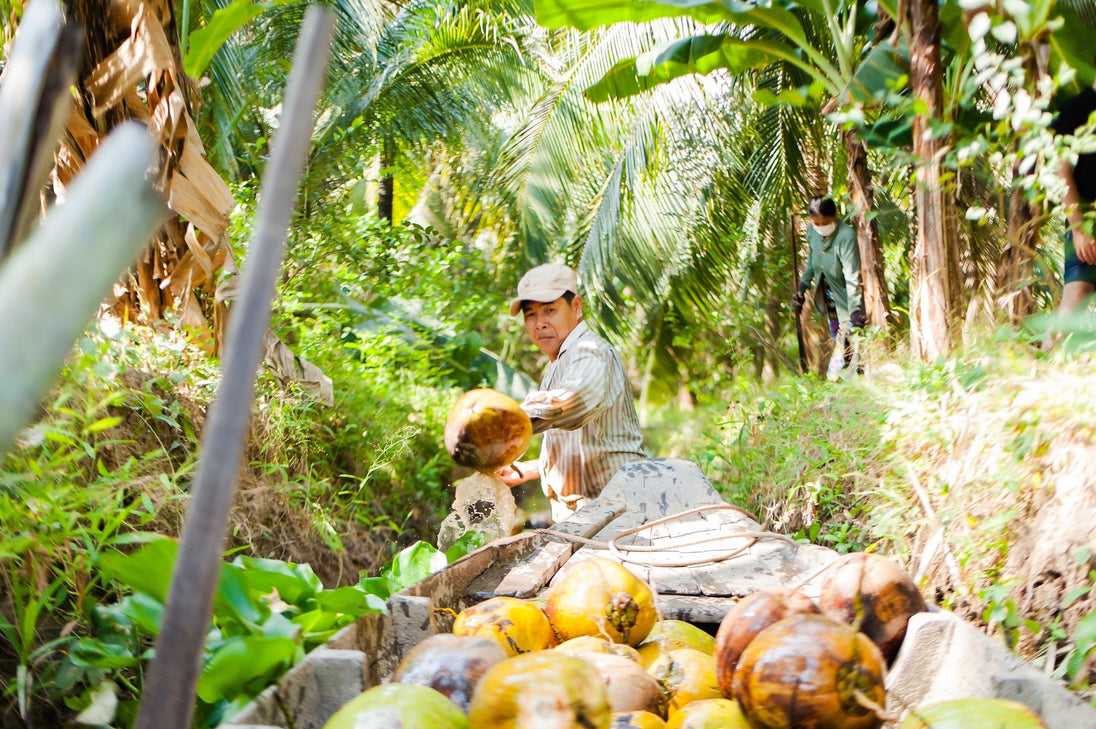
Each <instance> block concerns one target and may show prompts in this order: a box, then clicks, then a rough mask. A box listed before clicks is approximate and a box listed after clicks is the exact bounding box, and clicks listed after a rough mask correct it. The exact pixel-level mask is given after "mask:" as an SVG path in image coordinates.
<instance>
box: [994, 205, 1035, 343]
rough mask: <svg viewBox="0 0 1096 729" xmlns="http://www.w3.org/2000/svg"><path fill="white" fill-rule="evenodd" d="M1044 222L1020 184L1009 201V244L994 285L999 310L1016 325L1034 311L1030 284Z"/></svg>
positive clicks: (1002, 253)
mask: <svg viewBox="0 0 1096 729" xmlns="http://www.w3.org/2000/svg"><path fill="white" fill-rule="evenodd" d="M1041 222H1042V220H1041V219H1040V217H1039V216H1037V215H1036V214H1035V208H1034V206H1033V205H1032V204H1031V202H1030V201H1029V200H1028V199H1027V196H1026V195H1025V194H1024V191H1023V189H1021V188H1020V187H1019V186H1018V185H1017V186H1016V187H1015V188H1014V189H1013V191H1012V196H1011V198H1010V199H1009V207H1008V232H1007V234H1006V244H1005V248H1004V250H1002V251H1001V256H1000V258H998V259H997V280H996V282H995V286H994V289H995V299H996V304H997V307H998V309H999V310H1001V311H1002V312H1004V314H1005V315H1006V316H1007V317H1008V318H1009V321H1010V322H1012V323H1013V324H1019V323H1020V322H1021V321H1023V320H1024V319H1025V318H1026V317H1028V316H1031V314H1032V313H1034V311H1035V296H1034V294H1033V293H1032V290H1031V284H1032V282H1033V281H1034V275H1033V274H1034V268H1035V264H1034V261H1035V252H1036V245H1037V243H1038V239H1039V225H1040V223H1041Z"/></svg>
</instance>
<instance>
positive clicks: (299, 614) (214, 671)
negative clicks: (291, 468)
mask: <svg viewBox="0 0 1096 729" xmlns="http://www.w3.org/2000/svg"><path fill="white" fill-rule="evenodd" d="M130 541H133V542H140V543H141V546H140V548H138V549H137V550H135V551H129V552H123V551H120V550H111V551H109V552H106V553H104V554H103V555H102V556H101V557H100V559H99V560H98V562H97V566H98V568H99V570H100V572H101V574H102V576H103V578H104V580H105V581H107V582H109V583H110V584H113V585H116V586H119V587H123V586H124V587H125V588H128V591H129V593H130V594H127V595H126V596H124V597H122V598H121V599H120V600H118V601H117V602H114V603H107V604H100V605H97V606H96V607H95V608H94V611H93V617H94V620H93V622H92V625H93V626H94V629H95V630H94V635H89V636H84V637H80V638H77V639H72V640H70V643H69V646H68V650H67V655H66V657H65V659H64V661H63V663H64V665H63V666H62V668H61V670H60V671H59V672H60V673H64V674H67V675H68V676H70V677H72V676H76V675H80V676H81V677H82V678H83V679H84V682H85V683H86V684H88V685H92V686H100V685H102V682H103V680H104V679H105V678H107V677H109V679H110V680H111V682H112V684H118V685H121V686H124V687H126V688H127V693H128V697H123V701H122V702H121V707H122V709H121V712H120V718H122V719H123V721H125V722H126V723H127V724H128V723H129V722H130V721H131V720H132V714H133V712H134V711H135V709H136V703H137V700H138V698H139V695H140V676H141V667H142V665H143V664H144V663H145V662H146V661H147V660H148V659H149V658H150V657H151V645H152V641H153V640H154V639H155V637H156V635H157V634H158V632H159V626H160V622H161V619H162V617H163V610H164V602H165V599H166V596H167V590H168V580H169V576H170V574H171V570H170V566H171V565H172V564H173V563H174V560H175V555H176V552H177V543H176V542H175V541H174V540H173V539H169V538H167V537H164V536H162V535H156V534H142V535H133V536H132V538H131V539H130ZM482 544H483V536H482V535H480V534H478V533H476V532H469V533H468V534H466V535H465V536H464V537H463V538H462V540H461V541H460V542H458V544H457V545H454V547H453V548H451V549H450V551H449V552H448V553H442V552H439V551H438V550H437V549H434V548H433V547H431V546H430V545H428V544H426V543H425V542H417V543H415V544H413V545H412V546H410V547H408V548H406V549H404V550H403V551H401V552H400V553H399V554H397V555H396V557H395V558H394V559H393V560H392V562H391V563H390V564H389V565H388V566H387V567H386V568H385V569H384V570H382V571H381V573H380V574H379V575H378V576H376V577H363V578H362V579H361V580H359V582H358V583H357V584H355V585H349V586H345V587H338V588H334V589H330V590H328V589H324V587H323V584H322V583H321V582H320V580H319V578H318V577H317V576H316V575H315V573H313V571H312V569H311V568H310V567H309V566H308V565H307V564H293V563H289V562H283V561H279V560H272V559H259V558H254V557H247V556H242V555H241V556H237V557H235V558H234V559H233V560H232V561H231V562H226V563H224V564H223V565H222V567H221V576H220V581H219V583H218V589H217V593H216V596H215V598H214V606H213V616H212V622H211V627H210V631H209V633H208V635H207V636H206V658H205V661H204V663H203V667H202V672H201V675H200V677H199V680H198V686H197V692H198V698H199V699H200V706H199V708H198V711H197V717H198V719H197V722H196V725H197V726H215V725H216V724H217V723H219V721H220V720H221V719H222V717H224V716H225V715H226V714H228V713H231V712H232V711H233V710H234V709H238V708H240V707H241V706H242V705H243V704H244V703H246V702H248V701H250V700H251V699H252V698H254V697H255V696H256V695H257V694H258V693H259V692H260V691H261V690H262V689H264V688H265V687H266V686H269V685H270V684H272V683H274V682H275V681H277V679H278V678H279V677H280V676H281V675H283V674H284V673H285V671H287V670H288V669H289V668H291V667H292V666H293V665H295V664H296V663H297V662H298V661H300V659H301V658H303V657H304V655H305V654H307V653H308V652H309V651H310V650H312V649H314V648H316V647H318V646H320V645H323V644H324V643H325V642H326V641H327V640H328V639H329V638H331V636H332V635H334V633H335V632H337V631H338V630H339V629H340V628H343V627H345V626H346V625H349V624H350V623H352V622H354V621H355V620H357V619H358V618H359V617H361V616H363V615H367V614H370V613H378V612H384V611H385V610H386V606H385V600H387V599H388V598H389V597H391V595H392V594H394V593H395V592H398V591H399V590H401V589H403V588H404V587H407V586H408V585H411V584H414V583H416V582H418V581H419V580H421V579H423V578H424V577H426V576H428V575H430V574H431V573H433V572H436V571H438V570H439V569H441V568H443V567H444V566H446V565H447V564H448V563H449V562H450V561H451V560H455V559H458V558H459V557H460V556H463V555H464V554H465V553H467V552H468V551H470V550H472V549H475V548H477V547H478V546H482ZM3 627H4V626H3V625H2V624H0V629H2V628H3ZM68 685H70V686H71V685H73V684H72V683H71V682H69V683H68ZM92 693H93V692H92V691H87V692H85V693H84V694H83V695H82V696H81V697H80V698H79V699H74V700H72V701H70V702H69V703H70V706H71V707H72V708H75V709H83V708H86V707H87V705H89V703H90V701H91V700H92Z"/></svg>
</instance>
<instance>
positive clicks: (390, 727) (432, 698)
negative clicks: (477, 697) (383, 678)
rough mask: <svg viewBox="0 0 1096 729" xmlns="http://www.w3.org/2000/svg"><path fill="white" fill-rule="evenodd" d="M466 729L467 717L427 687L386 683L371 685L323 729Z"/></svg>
mask: <svg viewBox="0 0 1096 729" xmlns="http://www.w3.org/2000/svg"><path fill="white" fill-rule="evenodd" d="M377 727H384V728H385V729H468V718H467V717H466V716H465V715H464V712H463V711H461V710H460V709H458V708H457V705H456V704H454V703H453V702H452V701H450V700H449V699H447V698H445V696H443V695H442V694H441V693H439V692H437V691H435V690H434V689H432V688H430V687H428V686H422V685H419V684H415V683H388V684H384V685H382V686H374V687H373V688H371V689H368V690H366V691H364V692H362V693H360V694H358V695H357V696H355V697H354V698H353V699H351V700H350V701H348V702H347V703H346V704H345V705H344V706H343V707H342V708H341V709H339V710H338V711H336V712H335V713H334V714H333V715H332V716H331V718H330V719H328V720H327V723H326V724H324V725H323V729H377Z"/></svg>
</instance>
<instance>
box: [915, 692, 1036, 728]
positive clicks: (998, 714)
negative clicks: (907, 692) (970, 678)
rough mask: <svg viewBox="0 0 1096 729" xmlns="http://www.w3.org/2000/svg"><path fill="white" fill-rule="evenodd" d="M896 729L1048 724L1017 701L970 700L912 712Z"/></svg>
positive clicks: (942, 702)
mask: <svg viewBox="0 0 1096 729" xmlns="http://www.w3.org/2000/svg"><path fill="white" fill-rule="evenodd" d="M898 729H1047V725H1046V724H1044V723H1043V720H1042V719H1041V718H1039V715H1038V714H1036V713H1035V712H1034V711H1032V710H1031V709H1029V708H1028V707H1027V706H1024V705H1023V704H1021V703H1020V702H1018V701H1009V700H1008V699H987V698H976V697H972V698H965V699H949V700H948V701H940V702H938V703H935V704H929V705H928V706H924V707H921V708H918V709H914V710H913V711H912V712H910V715H909V716H907V717H906V718H905V720H904V721H903V722H902V723H901V724H900V725H899V727H898Z"/></svg>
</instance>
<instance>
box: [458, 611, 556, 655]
mask: <svg viewBox="0 0 1096 729" xmlns="http://www.w3.org/2000/svg"><path fill="white" fill-rule="evenodd" d="M453 634H454V635H475V636H480V637H484V638H491V639H493V640H495V641H496V642H497V643H498V644H499V645H500V646H502V649H503V650H504V651H506V654H507V655H509V656H516V655H518V654H519V653H529V652H531V651H540V650H544V649H546V648H552V647H554V646H555V645H556V636H555V633H553V632H552V626H551V624H550V623H549V622H548V616H546V615H545V614H544V611H543V610H541V609H540V608H538V607H537V606H536V605H534V604H532V603H531V602H526V601H525V600H520V599H518V598H516V597H492V598H490V599H489V600H484V601H483V602H481V603H477V604H476V605H472V606H470V607H467V608H465V609H464V610H462V611H461V612H460V613H458V614H457V619H456V620H455V621H453Z"/></svg>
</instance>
